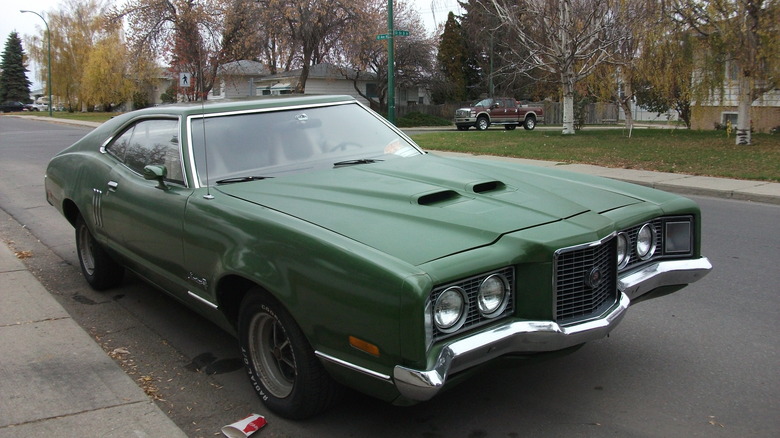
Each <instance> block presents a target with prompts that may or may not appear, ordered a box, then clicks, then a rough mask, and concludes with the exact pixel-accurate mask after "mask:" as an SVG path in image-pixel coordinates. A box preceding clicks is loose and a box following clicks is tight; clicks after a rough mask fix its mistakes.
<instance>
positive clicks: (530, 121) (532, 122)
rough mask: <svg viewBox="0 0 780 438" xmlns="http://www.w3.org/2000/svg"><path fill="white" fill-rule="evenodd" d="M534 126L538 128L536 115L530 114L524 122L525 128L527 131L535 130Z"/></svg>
mask: <svg viewBox="0 0 780 438" xmlns="http://www.w3.org/2000/svg"><path fill="white" fill-rule="evenodd" d="M534 128H536V117H534V116H528V117H526V118H525V122H523V129H525V130H526V131H533V130H534Z"/></svg>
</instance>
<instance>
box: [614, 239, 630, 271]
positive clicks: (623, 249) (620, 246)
mask: <svg viewBox="0 0 780 438" xmlns="http://www.w3.org/2000/svg"><path fill="white" fill-rule="evenodd" d="M630 258H631V250H630V247H629V239H628V234H626V233H620V234H618V235H617V262H618V269H623V268H625V267H626V265H627V264H628V261H629V259H630Z"/></svg>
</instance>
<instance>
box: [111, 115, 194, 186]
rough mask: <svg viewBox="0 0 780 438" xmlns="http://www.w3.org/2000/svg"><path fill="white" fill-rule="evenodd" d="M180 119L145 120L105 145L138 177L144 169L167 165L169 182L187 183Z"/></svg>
mask: <svg viewBox="0 0 780 438" xmlns="http://www.w3.org/2000/svg"><path fill="white" fill-rule="evenodd" d="M178 127H179V122H178V121H177V120H144V121H141V122H138V123H136V124H135V125H133V126H132V127H130V128H129V129H128V130H126V131H125V132H124V133H122V135H120V136H119V137H117V138H116V140H114V141H113V142H112V143H111V144H109V145H108V146H106V150H107V151H108V152H109V153H110V154H111V155H113V156H115V157H116V158H117V159H119V160H120V161H122V162H123V163H124V164H125V165H126V166H127V167H129V168H130V169H132V170H133V171H135V172H138V173H139V174H142V173H143V170H144V167H146V166H148V165H150V164H152V165H161V166H165V167H166V169H167V170H168V177H167V180H168V181H171V182H175V183H179V184H183V183H184V176H183V172H182V167H181V154H180V148H179V135H178V134H179V130H178Z"/></svg>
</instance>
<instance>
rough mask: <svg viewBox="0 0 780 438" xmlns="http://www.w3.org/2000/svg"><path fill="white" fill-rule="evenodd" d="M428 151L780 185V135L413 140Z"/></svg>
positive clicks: (550, 134)
mask: <svg viewBox="0 0 780 438" xmlns="http://www.w3.org/2000/svg"><path fill="white" fill-rule="evenodd" d="M412 138H413V139H414V140H415V141H416V142H417V143H418V144H419V145H420V146H422V147H423V148H424V149H428V150H441V151H455V152H465V153H472V154H484V155H499V156H507V157H518V158H528V159H534V160H547V161H559V162H563V163H585V164H595V165H599V166H605V167H614V168H625V169H640V170H653V171H661V172H672V173H684V174H689V175H706V176H716V177H726V178H737V179H750V180H759V181H772V182H779V181H780V135H776V134H775V135H771V134H753V138H752V139H753V144H752V145H750V146H737V145H735V144H734V142H735V139H734V135H733V134H732V135H731V137H726V133H725V131H690V130H686V129H634V132H633V135H632V137H631V138H628V137H627V131H624V130H622V129H610V130H607V129H597V128H588V127H586V128H585V129H584V130H581V131H577V133H576V134H575V135H566V136H564V135H562V134H561V133H560V131H559V130H555V131H550V130H540V129H537V130H534V131H526V130H524V129H516V130H514V131H506V130H498V129H490V130H488V131H483V132H478V131H474V130H469V131H465V132H461V131H456V130H455V128H453V129H452V131H447V132H435V133H425V134H418V135H415V136H413V137H412Z"/></svg>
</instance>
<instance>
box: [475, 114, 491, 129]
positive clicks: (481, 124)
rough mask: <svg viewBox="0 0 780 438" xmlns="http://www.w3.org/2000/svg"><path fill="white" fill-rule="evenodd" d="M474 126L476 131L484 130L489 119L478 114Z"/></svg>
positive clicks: (487, 125) (488, 124) (488, 123)
mask: <svg viewBox="0 0 780 438" xmlns="http://www.w3.org/2000/svg"><path fill="white" fill-rule="evenodd" d="M474 127H475V128H477V131H484V130H486V129H488V127H490V120H489V119H488V118H487V117H485V116H480V117H478V118H477V124H476V125H474Z"/></svg>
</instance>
